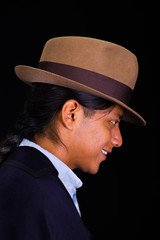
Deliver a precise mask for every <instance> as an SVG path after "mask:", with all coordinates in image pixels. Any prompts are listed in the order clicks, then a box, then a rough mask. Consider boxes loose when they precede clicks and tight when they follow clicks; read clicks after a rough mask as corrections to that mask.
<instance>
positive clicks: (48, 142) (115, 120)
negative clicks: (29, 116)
mask: <svg viewBox="0 0 160 240" xmlns="http://www.w3.org/2000/svg"><path fill="white" fill-rule="evenodd" d="M122 116H123V109H122V107H120V106H119V105H115V106H114V108H112V109H106V110H94V114H92V115H91V116H90V117H86V116H85V114H84V108H83V107H82V106H81V105H80V104H79V103H78V102H77V101H75V100H74V99H73V100H72V99H71V100H68V101H67V102H66V103H65V104H64V105H63V108H62V110H61V111H60V112H59V113H58V114H57V116H56V119H54V121H53V122H51V123H50V124H49V127H48V129H47V130H46V132H45V134H43V135H41V136H38V135H35V137H34V140H33V141H34V142H35V143H37V144H39V145H40V146H41V147H43V148H44V149H46V150H47V151H49V152H51V153H52V154H54V155H55V156H56V157H58V158H59V159H60V160H61V161H63V162H64V163H65V164H67V165H68V166H69V167H70V168H71V169H72V170H73V169H75V168H79V169H81V170H82V171H84V172H88V173H91V174H95V173H97V171H98V169H99V165H100V163H101V162H102V161H104V160H105V159H106V156H105V155H104V154H103V153H102V149H103V150H105V151H107V152H108V153H111V152H112V149H113V148H114V147H120V146H121V145H122V136H121V133H120V129H119V123H120V120H121V118H122ZM53 124H54V129H55V124H56V129H57V132H58V135H59V137H60V139H61V141H62V142H63V144H62V143H59V144H57V143H55V142H54V141H52V137H51V134H52V127H53Z"/></svg>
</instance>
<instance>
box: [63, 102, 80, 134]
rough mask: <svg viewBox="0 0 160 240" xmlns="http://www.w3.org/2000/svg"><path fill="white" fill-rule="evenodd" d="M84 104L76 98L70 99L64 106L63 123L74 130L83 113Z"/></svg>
mask: <svg viewBox="0 0 160 240" xmlns="http://www.w3.org/2000/svg"><path fill="white" fill-rule="evenodd" d="M82 111H83V110H82V106H81V105H80V104H79V103H78V102H77V101H76V100H74V99H70V100H68V101H67V102H65V104H64V105H63V107H62V112H61V114H62V122H63V125H64V126H65V127H66V128H68V129H70V130H72V129H73V128H74V127H75V125H76V124H77V123H78V121H79V120H80V118H81V115H82Z"/></svg>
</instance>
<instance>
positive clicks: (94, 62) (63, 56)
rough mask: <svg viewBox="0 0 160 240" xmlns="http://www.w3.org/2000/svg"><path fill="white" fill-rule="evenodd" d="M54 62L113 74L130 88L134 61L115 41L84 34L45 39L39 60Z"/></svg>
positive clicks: (136, 71) (104, 73) (134, 71)
mask: <svg viewBox="0 0 160 240" xmlns="http://www.w3.org/2000/svg"><path fill="white" fill-rule="evenodd" d="M42 61H48V62H56V63H61V64H66V65H70V66H75V67H79V68H82V69H86V70H90V71H93V72H96V73H99V74H102V75H104V76H107V77H110V78H113V79H115V80H117V81H119V82H121V83H123V84H125V85H127V86H128V87H130V88H131V89H132V90H133V89H134V86H135V83H136V80H137V75H138V62H137V58H136V56H135V55H134V54H133V53H131V52H130V51H129V50H127V49H125V48H124V47H121V46H119V45H117V44H114V43H110V42H107V41H103V40H98V39H93V38H86V37H58V38H53V39H50V40H49V41H47V43H46V44H45V46H44V49H43V51H42V55H41V58H40V62H42Z"/></svg>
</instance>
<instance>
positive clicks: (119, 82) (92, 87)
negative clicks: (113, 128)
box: [15, 37, 146, 126]
mask: <svg viewBox="0 0 160 240" xmlns="http://www.w3.org/2000/svg"><path fill="white" fill-rule="evenodd" d="M15 72H16V75H17V76H18V77H19V78H20V79H21V80H22V81H24V82H25V83H27V84H29V85H32V83H35V82H41V83H49V84H54V85H58V86H63V87H67V88H71V89H76V90H80V91H83V92H86V93H89V94H92V95H95V96H98V97H101V98H104V99H107V100H110V101H112V102H114V103H116V104H119V105H120V106H122V107H123V109H124V117H123V119H124V120H125V121H128V122H131V123H134V124H137V125H140V126H144V125H146V122H145V120H144V119H143V118H142V117H141V116H140V115H139V114H138V113H137V112H135V111H134V110H133V109H131V108H130V107H129V103H130V100H131V96H132V93H133V90H134V86H135V83H136V80H137V76H138V62H137V58H136V56H135V55H134V54H133V53H131V52H130V51H129V50H127V49H125V48H124V47H122V46H119V45H117V44H114V43H111V42H107V41H103V40H99V39H94V38H88V37H58V38H53V39H50V40H48V41H47V43H46V44H45V46H44V49H43V52H42V55H41V58H40V62H39V65H38V68H34V67H30V66H25V65H18V66H16V67H15Z"/></svg>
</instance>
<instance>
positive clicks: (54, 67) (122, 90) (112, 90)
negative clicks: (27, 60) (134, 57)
mask: <svg viewBox="0 0 160 240" xmlns="http://www.w3.org/2000/svg"><path fill="white" fill-rule="evenodd" d="M38 68H40V69H42V70H45V71H48V72H52V73H54V74H57V75H60V76H62V77H65V78H69V79H71V80H73V81H76V82H78V83H80V84H83V85H85V86H88V87H90V88H93V89H95V90H96V91H99V92H101V93H103V94H106V95H108V96H110V97H112V98H115V99H117V100H119V101H121V102H123V103H125V104H126V105H129V102H130V99H131V96H132V93H133V90H132V89H131V88H130V87H128V86H126V85H125V84H123V83H121V82H118V81H117V80H115V79H113V78H110V77H107V76H105V75H102V74H100V73H96V72H93V71H90V70H86V69H83V68H79V67H75V66H71V65H67V64H62V63H56V62H47V61H42V62H39V65H38Z"/></svg>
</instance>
